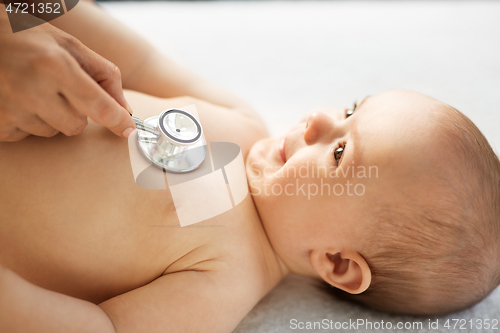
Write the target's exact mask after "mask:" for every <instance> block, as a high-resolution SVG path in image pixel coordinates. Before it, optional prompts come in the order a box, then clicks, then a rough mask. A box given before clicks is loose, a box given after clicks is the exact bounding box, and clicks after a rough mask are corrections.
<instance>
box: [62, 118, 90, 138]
mask: <svg viewBox="0 0 500 333" xmlns="http://www.w3.org/2000/svg"><path fill="white" fill-rule="evenodd" d="M87 124H88V121H87V118H86V117H85V118H82V117H79V118H77V120H76V121H75V122H74V123H73V124H72V126H70V127H68V128H67V129H66V130H65V131H64V132H63V133H64V134H65V135H67V136H75V135H78V134H80V133H82V132H83V130H84V129H85V127H87Z"/></svg>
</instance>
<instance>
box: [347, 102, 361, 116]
mask: <svg viewBox="0 0 500 333" xmlns="http://www.w3.org/2000/svg"><path fill="white" fill-rule="evenodd" d="M357 106H358V104H357V103H356V102H354V105H353V107H352V108H351V109H347V110H346V111H345V117H346V118H349V117H350V116H352V114H353V113H354V111H356V107H357Z"/></svg>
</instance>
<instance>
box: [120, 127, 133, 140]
mask: <svg viewBox="0 0 500 333" xmlns="http://www.w3.org/2000/svg"><path fill="white" fill-rule="evenodd" d="M133 130H134V129H133V128H132V127H129V128H127V129H126V130H125V131H123V133H122V136H123V137H124V138H128V137H129V136H130V133H132V131H133Z"/></svg>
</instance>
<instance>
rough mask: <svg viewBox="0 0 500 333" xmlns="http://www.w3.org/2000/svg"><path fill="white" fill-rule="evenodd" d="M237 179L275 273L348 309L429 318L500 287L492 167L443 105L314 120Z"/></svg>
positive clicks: (396, 98) (497, 172)
mask: <svg viewBox="0 0 500 333" xmlns="http://www.w3.org/2000/svg"><path fill="white" fill-rule="evenodd" d="M370 171H371V172H370ZM247 175H248V179H249V182H250V188H251V190H252V193H253V194H254V201H255V204H256V207H257V209H258V211H259V214H260V216H261V218H262V223H263V225H264V227H265V229H266V233H267V235H268V237H269V241H270V242H271V244H272V246H273V248H274V249H275V251H276V252H277V254H278V255H279V256H280V258H281V260H282V261H283V262H284V263H285V265H286V266H287V267H288V268H289V269H290V270H291V271H292V272H295V273H298V274H302V275H307V276H312V277H315V278H318V279H322V280H324V281H326V283H328V284H329V285H331V286H333V287H336V288H337V289H331V290H332V291H334V290H341V291H343V294H344V295H347V296H348V297H349V298H350V299H354V300H358V301H360V302H362V303H364V304H367V305H369V306H371V307H374V308H377V309H381V310H385V311H390V312H399V313H409V314H422V315H431V314H438V313H446V312H451V311H455V310H458V309H462V308H464V307H468V306H471V305H473V304H475V303H477V302H478V301H480V300H481V299H483V298H484V297H485V296H486V295H488V294H489V293H490V292H491V291H492V290H493V289H494V288H495V287H496V286H498V285H499V283H500V265H499V262H498V258H499V257H500V246H499V245H498V244H500V163H499V161H498V158H497V156H496V155H495V153H494V152H493V150H492V149H491V147H490V145H489V144H488V142H487V140H486V139H485V138H484V136H483V135H482V134H481V132H480V131H479V130H478V129H477V128H476V126H474V124H473V123H472V122H471V121H470V120H469V119H468V118H467V117H465V116H464V115H463V114H461V113H460V112H458V111H457V110H455V109H454V108H452V107H450V106H449V105H446V104H444V103H441V102H438V101H436V100H434V99H432V98H430V97H427V96H425V95H422V94H418V93H414V92H409V91H401V90H396V91H388V92H385V93H382V94H379V95H376V96H371V97H367V98H365V99H364V100H363V101H362V102H361V103H360V104H359V105H357V106H355V107H354V108H353V109H351V110H341V111H332V110H318V111H316V112H313V113H311V114H310V115H308V116H307V117H306V118H305V119H304V120H303V121H302V122H300V123H299V124H298V125H296V126H295V127H294V128H292V130H290V131H289V132H288V133H287V134H286V135H285V136H284V137H283V138H279V139H265V140H261V141H259V142H257V143H256V144H255V145H254V146H253V147H252V150H251V151H250V154H249V156H248V159H247ZM300 187H302V190H299V188H300ZM349 190H350V193H349ZM336 294H339V293H338V292H336Z"/></svg>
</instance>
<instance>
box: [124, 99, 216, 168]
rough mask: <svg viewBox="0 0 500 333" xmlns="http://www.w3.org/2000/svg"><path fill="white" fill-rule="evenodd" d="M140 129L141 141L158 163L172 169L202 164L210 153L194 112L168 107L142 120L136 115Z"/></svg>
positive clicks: (144, 151)
mask: <svg viewBox="0 0 500 333" xmlns="http://www.w3.org/2000/svg"><path fill="white" fill-rule="evenodd" d="M132 119H133V120H134V122H135V124H136V126H137V129H138V132H137V145H138V146H139V150H140V151H141V153H142V155H143V156H144V157H145V158H146V159H147V160H148V161H149V162H151V163H152V164H153V165H154V166H156V167H158V168H160V169H162V170H164V171H168V172H173V173H185V172H190V171H193V170H194V169H196V168H198V167H199V166H200V165H201V163H203V161H204V160H205V156H206V154H207V148H206V143H205V140H204V138H203V129H202V127H201V124H200V122H199V121H198V119H196V118H195V117H194V116H193V115H191V114H190V113H188V112H186V111H183V110H180V109H168V110H165V111H163V112H162V113H161V114H160V115H159V116H156V117H151V118H148V119H146V120H144V121H142V120H141V119H139V118H136V117H134V116H132Z"/></svg>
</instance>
